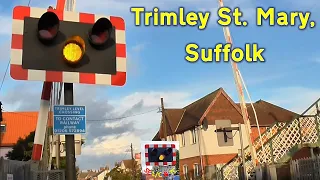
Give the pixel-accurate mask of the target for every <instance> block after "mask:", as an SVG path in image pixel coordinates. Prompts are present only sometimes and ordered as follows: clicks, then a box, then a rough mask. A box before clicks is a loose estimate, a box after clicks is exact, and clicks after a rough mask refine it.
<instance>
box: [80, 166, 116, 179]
mask: <svg viewBox="0 0 320 180" xmlns="http://www.w3.org/2000/svg"><path fill="white" fill-rule="evenodd" d="M109 172H110V169H109V167H101V168H100V169H99V170H87V171H86V172H80V173H79V175H78V178H77V179H78V180H104V178H105V177H106V175H107V174H108V173H109Z"/></svg>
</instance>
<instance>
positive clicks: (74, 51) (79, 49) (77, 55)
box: [62, 36, 85, 64]
mask: <svg viewBox="0 0 320 180" xmlns="http://www.w3.org/2000/svg"><path fill="white" fill-rule="evenodd" d="M84 52H85V44H84V41H83V39H82V38H81V37H79V36H74V37H72V38H70V39H68V40H67V41H66V44H65V46H64V47H63V50H62V53H63V56H64V59H65V60H66V61H67V62H68V63H71V64H75V63H78V62H79V61H80V60H81V58H82V57H83V55H84Z"/></svg>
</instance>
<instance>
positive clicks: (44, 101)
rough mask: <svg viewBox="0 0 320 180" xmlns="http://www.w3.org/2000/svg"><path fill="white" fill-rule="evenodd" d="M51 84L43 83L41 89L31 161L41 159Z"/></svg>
mask: <svg viewBox="0 0 320 180" xmlns="http://www.w3.org/2000/svg"><path fill="white" fill-rule="evenodd" d="M51 89H52V82H44V83H43V87H42V94H41V101H40V110H39V114H38V121H37V127H36V132H35V135H34V142H33V149H32V160H34V161H40V160H41V158H42V150H43V144H44V140H45V135H46V128H47V123H48V113H49V108H50V97H51Z"/></svg>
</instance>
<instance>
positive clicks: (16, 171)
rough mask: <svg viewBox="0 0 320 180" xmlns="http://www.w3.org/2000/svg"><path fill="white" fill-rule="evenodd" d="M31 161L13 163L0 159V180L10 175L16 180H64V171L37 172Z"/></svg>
mask: <svg viewBox="0 0 320 180" xmlns="http://www.w3.org/2000/svg"><path fill="white" fill-rule="evenodd" d="M32 165H33V164H32V162H31V161H28V162H27V161H13V160H6V159H3V157H1V158H0V179H1V180H2V179H7V175H8V174H9V175H10V174H12V175H13V179H17V180H65V173H64V170H50V171H38V170H36V169H33V168H32Z"/></svg>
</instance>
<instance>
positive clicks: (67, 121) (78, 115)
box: [53, 105, 86, 135]
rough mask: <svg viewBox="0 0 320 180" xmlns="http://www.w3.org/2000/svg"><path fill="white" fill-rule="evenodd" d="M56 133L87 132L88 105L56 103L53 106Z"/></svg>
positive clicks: (54, 131) (54, 130)
mask: <svg viewBox="0 0 320 180" xmlns="http://www.w3.org/2000/svg"><path fill="white" fill-rule="evenodd" d="M53 133H54V134H64V135H72V134H85V133H86V107H85V106H74V105H55V106H54V107H53Z"/></svg>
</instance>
